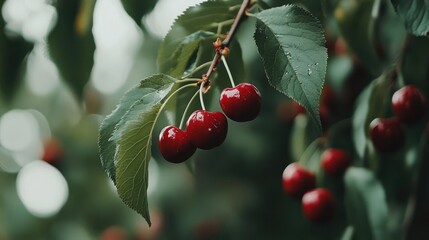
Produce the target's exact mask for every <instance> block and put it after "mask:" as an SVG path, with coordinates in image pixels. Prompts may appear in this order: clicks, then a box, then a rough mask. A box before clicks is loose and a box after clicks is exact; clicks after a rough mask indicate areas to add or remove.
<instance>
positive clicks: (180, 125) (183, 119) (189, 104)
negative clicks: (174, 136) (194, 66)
mask: <svg viewBox="0 0 429 240" xmlns="http://www.w3.org/2000/svg"><path fill="white" fill-rule="evenodd" d="M198 92H199V91H196V92H195V94H194V95H193V96H192V97H191V100H189V102H188V105H186V108H185V111H183V115H182V119H181V120H180V124H179V128H180V129H182V126H183V122H184V121H185V117H186V113H187V112H188V110H189V107H190V106H191V103H192V102H193V101H194V99H195V98H196V97H197V95H198Z"/></svg>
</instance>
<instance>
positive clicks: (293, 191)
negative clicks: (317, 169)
mask: <svg viewBox="0 0 429 240" xmlns="http://www.w3.org/2000/svg"><path fill="white" fill-rule="evenodd" d="M315 186H316V176H314V174H313V173H312V172H310V171H308V170H307V169H305V168H303V167H302V166H300V165H299V164H298V163H291V164H289V165H288V166H287V167H286V168H285V170H284V171H283V188H284V190H285V192H287V193H288V194H289V195H291V196H294V197H301V196H302V195H303V194H304V193H305V192H307V191H309V190H311V189H313V188H314V187H315Z"/></svg>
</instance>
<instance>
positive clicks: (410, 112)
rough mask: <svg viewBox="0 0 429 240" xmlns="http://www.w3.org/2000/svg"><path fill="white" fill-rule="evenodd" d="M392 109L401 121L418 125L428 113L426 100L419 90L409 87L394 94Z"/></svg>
mask: <svg viewBox="0 0 429 240" xmlns="http://www.w3.org/2000/svg"><path fill="white" fill-rule="evenodd" d="M392 108H393V111H394V112H395V115H396V116H397V117H398V119H399V121H401V122H403V123H407V124H412V123H416V122H418V121H419V120H421V119H422V118H423V116H424V115H425V113H426V110H427V107H426V99H425V97H424V96H423V94H422V93H421V92H420V90H419V89H418V88H416V87H415V86H412V85H408V86H405V87H403V88H401V89H399V90H398V91H396V92H395V93H394V94H393V97H392Z"/></svg>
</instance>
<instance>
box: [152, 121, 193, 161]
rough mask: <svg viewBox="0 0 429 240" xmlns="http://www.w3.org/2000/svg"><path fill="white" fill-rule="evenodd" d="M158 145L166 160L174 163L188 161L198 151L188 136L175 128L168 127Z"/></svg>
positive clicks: (160, 137)
mask: <svg viewBox="0 0 429 240" xmlns="http://www.w3.org/2000/svg"><path fill="white" fill-rule="evenodd" d="M158 145H159V150H160V152H161V154H162V156H163V157H164V159H165V160H167V161H169V162H172V163H181V162H184V161H186V160H187V159H188V158H190V157H191V156H192V154H194V153H195V151H196V150H197V148H196V147H195V146H194V145H192V143H191V141H190V139H189V136H188V134H187V133H186V132H184V131H182V130H181V129H179V128H177V127H175V126H167V127H165V128H164V129H162V130H161V133H160V134H159V140H158Z"/></svg>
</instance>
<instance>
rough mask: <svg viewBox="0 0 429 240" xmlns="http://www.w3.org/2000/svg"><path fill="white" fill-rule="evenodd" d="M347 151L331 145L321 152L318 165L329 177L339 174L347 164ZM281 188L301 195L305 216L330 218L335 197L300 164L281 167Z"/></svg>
mask: <svg viewBox="0 0 429 240" xmlns="http://www.w3.org/2000/svg"><path fill="white" fill-rule="evenodd" d="M350 162H351V161H350V156H349V154H348V153H347V152H345V151H344V150H341V149H337V148H330V149H327V150H325V151H324V152H323V154H322V156H321V165H322V169H323V170H324V171H325V173H326V174H327V175H329V176H332V177H340V176H342V175H343V174H344V172H345V171H346V169H347V168H348V167H349V165H350ZM283 188H284V190H285V192H286V193H287V194H289V195H290V196H292V197H296V198H301V203H302V210H303V212H304V216H305V217H306V218H307V219H308V220H310V221H312V222H324V221H328V220H330V219H331V218H332V217H333V215H334V212H335V198H334V196H333V194H332V193H331V191H330V190H329V189H326V188H316V176H315V174H314V173H312V172H311V171H309V170H308V169H306V168H304V167H303V166H301V165H299V164H298V163H296V162H295V163H291V164H289V165H288V166H287V167H286V169H285V170H284V171H283Z"/></svg>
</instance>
